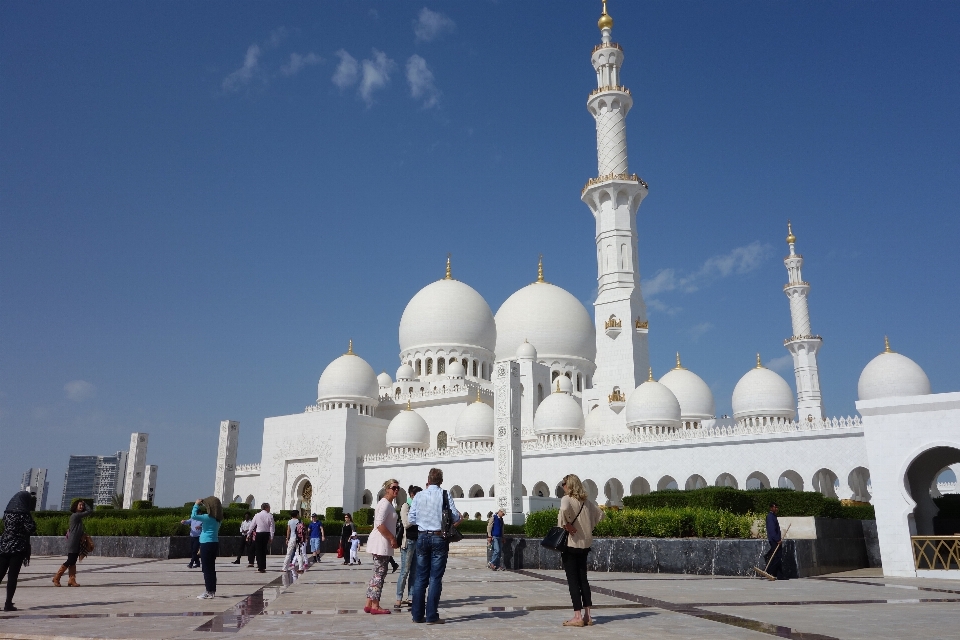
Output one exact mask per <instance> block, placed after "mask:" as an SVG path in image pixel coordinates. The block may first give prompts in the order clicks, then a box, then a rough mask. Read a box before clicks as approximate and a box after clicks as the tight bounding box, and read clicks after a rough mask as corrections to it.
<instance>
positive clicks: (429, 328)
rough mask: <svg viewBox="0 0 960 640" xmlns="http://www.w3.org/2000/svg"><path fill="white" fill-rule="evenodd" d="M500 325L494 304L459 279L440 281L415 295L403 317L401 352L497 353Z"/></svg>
mask: <svg viewBox="0 0 960 640" xmlns="http://www.w3.org/2000/svg"><path fill="white" fill-rule="evenodd" d="M496 344H497V325H496V323H495V322H494V319H493V313H492V312H491V311H490V305H488V304H487V301H486V300H484V299H483V296H481V295H480V294H479V293H477V292H476V291H475V290H474V289H473V287H471V286H469V285H466V284H464V283H462V282H460V281H459V280H453V279H450V280H446V279H444V280H437V281H436V282H433V283H430V284H428V285H427V286H425V287H424V288H423V289H421V290H420V291H418V292H417V295H415V296H413V298H412V299H411V300H410V302H408V303H407V307H406V309H404V310H403V316H402V317H401V318H400V351H401V353H407V352H409V351H413V350H415V349H418V348H420V349H424V348H430V347H433V348H437V347H440V348H450V347H472V348H475V349H476V348H480V349H486V350H487V351H490V352H493V349H494V347H495V346H496Z"/></svg>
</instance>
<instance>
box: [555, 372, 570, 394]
mask: <svg viewBox="0 0 960 640" xmlns="http://www.w3.org/2000/svg"><path fill="white" fill-rule="evenodd" d="M557 389H559V390H560V391H562V392H563V393H573V382H571V381H570V378H568V377H567V376H557V379H556V380H554V381H553V392H554V393H556V392H557Z"/></svg>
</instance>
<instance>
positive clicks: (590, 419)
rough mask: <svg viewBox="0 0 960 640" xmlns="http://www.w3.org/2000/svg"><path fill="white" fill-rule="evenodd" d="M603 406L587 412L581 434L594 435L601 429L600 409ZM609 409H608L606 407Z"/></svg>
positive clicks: (601, 417)
mask: <svg viewBox="0 0 960 640" xmlns="http://www.w3.org/2000/svg"><path fill="white" fill-rule="evenodd" d="M602 408H603V407H597V408H596V409H594V410H593V411H591V412H590V413H588V414H587V417H586V418H585V419H584V421H583V435H584V436H586V437H588V438H589V437H591V436H595V435H597V434H598V432H600V431H602V430H603V416H602V415H601V414H600V411H601V410H602ZM608 411H609V409H608Z"/></svg>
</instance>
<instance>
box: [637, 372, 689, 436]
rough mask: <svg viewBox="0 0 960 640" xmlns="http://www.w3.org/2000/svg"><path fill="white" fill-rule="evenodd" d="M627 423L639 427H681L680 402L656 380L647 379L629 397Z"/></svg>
mask: <svg viewBox="0 0 960 640" xmlns="http://www.w3.org/2000/svg"><path fill="white" fill-rule="evenodd" d="M625 411H626V413H625V415H626V423H627V427H628V428H630V429H635V428H638V427H675V428H676V427H679V426H680V403H679V402H678V401H677V397H676V396H675V395H673V392H672V391H670V389H668V388H667V387H666V385H663V384H661V383H659V382H657V381H656V380H647V381H646V382H644V383H643V384H641V385H640V386H639V387H637V388H636V389H635V390H634V391H633V393H631V394H630V397H629V398H627V407H626V410H625Z"/></svg>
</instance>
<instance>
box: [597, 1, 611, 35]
mask: <svg viewBox="0 0 960 640" xmlns="http://www.w3.org/2000/svg"><path fill="white" fill-rule="evenodd" d="M597 28H598V29H600V30H601V31H603V30H604V29H612V28H613V18H611V17H610V14H609V13H607V0H603V13H601V14H600V19H599V20H597Z"/></svg>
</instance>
